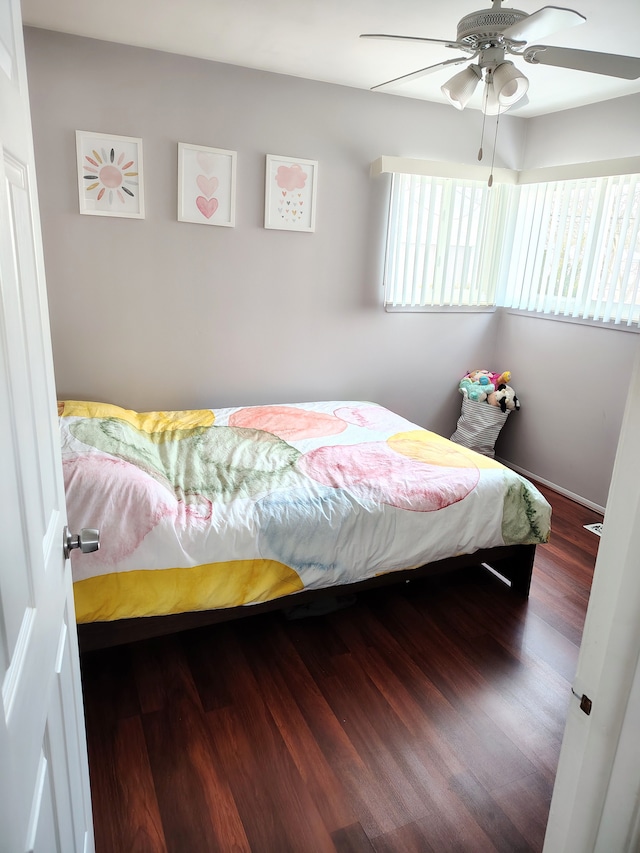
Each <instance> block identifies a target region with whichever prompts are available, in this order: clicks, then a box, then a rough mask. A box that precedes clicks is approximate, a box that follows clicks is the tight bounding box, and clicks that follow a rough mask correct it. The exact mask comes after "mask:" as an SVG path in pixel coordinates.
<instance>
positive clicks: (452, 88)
mask: <svg viewBox="0 0 640 853" xmlns="http://www.w3.org/2000/svg"><path fill="white" fill-rule="evenodd" d="M481 74H482V71H481V70H480V69H479V68H478V66H477V65H469V66H467V68H465V69H464V70H463V71H459V72H458V73H457V74H454V76H453V77H452V78H451V80H448V81H447V82H446V83H445V84H444V85H443V86H441V87H440V90H441V91H442V94H443V95H444V96H445V98H446V99H447V100H448V101H449V103H450V104H452V105H453V106H454V107H455V108H456V109H457V110H463V109H464V108H465V107H466V106H467V104H468V103H469V100H470V99H471V96H472V95H473V93H474V92H475V89H476V86H477V85H478V82H479V80H480V76H481Z"/></svg>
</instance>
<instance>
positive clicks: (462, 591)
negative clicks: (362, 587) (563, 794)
mask: <svg viewBox="0 0 640 853" xmlns="http://www.w3.org/2000/svg"><path fill="white" fill-rule="evenodd" d="M541 491H543V492H544V494H545V495H546V496H547V497H548V499H549V500H550V502H551V504H552V506H553V508H554V514H553V534H552V540H551V542H550V543H549V544H548V545H544V546H540V547H538V550H537V556H536V564H535V568H534V574H533V583H532V587H531V596H530V598H529V599H528V601H523V600H522V599H519V598H517V597H516V596H514V595H512V594H511V593H510V591H509V590H508V589H507V588H506V587H505V586H504V585H503V584H502V583H501V582H500V581H499V580H498V579H496V578H495V577H493V576H492V575H491V574H490V573H488V572H486V571H485V570H482V569H478V570H473V571H465V572H464V573H462V574H459V575H456V576H444V577H440V578H436V579H426V580H424V581H420V582H415V583H413V582H412V583H409V584H403V585H402V586H400V587H391V588H387V589H382V590H375V591H370V592H368V593H365V594H362V595H361V596H359V597H358V600H357V602H356V603H355V604H353V605H352V606H351V607H348V608H345V609H343V610H339V611H337V612H334V613H330V614H328V615H324V616H316V617H313V618H308V619H303V620H287V619H285V617H284V616H283V615H282V614H279V613H276V614H266V615H259V616H254V617H251V618H247V619H244V620H241V621H238V622H233V623H224V624H221V625H217V626H212V627H209V628H201V629H197V630H195V631H191V632H186V633H183V634H177V635H174V636H171V637H164V638H161V639H157V640H149V641H144V642H139V643H134V644H131V645H129V646H123V647H119V648H115V649H108V650H104V651H96V652H89V653H86V654H85V655H84V656H83V659H82V670H83V682H84V691H85V705H86V718H87V737H88V745H89V763H90V773H91V785H92V795H93V809H94V823H95V832H96V850H97V853H128V851H175V853H199V852H200V851H203V853H204V851H206V853H211V851H225V853H226V851H234V853H235V851H254V853H285V851H295V853H315V851H339V853H347V851H349V853H361V851H377V853H383V852H384V853H392V851H393V853H418V852H419V853H429V852H430V851H433V853H443V851H465V853H466V851H469V853H483V851H505V853H515V851H540V850H541V849H542V843H543V838H544V831H545V825H546V821H547V816H548V811H549V803H550V799H551V791H552V788H553V782H554V776H555V771H556V766H557V761H558V755H559V750H560V743H561V739H562V734H563V729H564V723H565V717H566V713H567V709H568V704H569V700H570V684H571V679H572V677H573V675H574V672H575V667H576V663H577V655H578V647H579V643H580V638H581V633H582V628H583V622H584V616H585V612H586V607H587V601H588V597H589V590H590V584H591V577H592V573H593V566H594V562H595V556H596V551H597V547H598V543H599V541H600V540H599V538H598V536H596V535H594V534H593V533H591V532H589V531H586V530H584V529H583V527H582V525H583V524H587V523H591V522H593V521H600V520H601V518H600V516H598V514H597V513H595V512H592V511H591V510H588V509H585V508H584V507H581V506H580V505H578V504H575V503H573V502H572V501H570V500H567V499H566V498H564V497H562V496H560V495H557V494H555V493H554V492H552V491H551V490H549V489H546V488H544V487H541Z"/></svg>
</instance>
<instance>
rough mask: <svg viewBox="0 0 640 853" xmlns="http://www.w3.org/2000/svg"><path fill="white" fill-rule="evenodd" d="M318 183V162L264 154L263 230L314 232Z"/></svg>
mask: <svg viewBox="0 0 640 853" xmlns="http://www.w3.org/2000/svg"><path fill="white" fill-rule="evenodd" d="M317 183H318V161H317V160H303V159H301V158H299V157H297V158H296V157H281V156H279V155H276V154H267V155H266V168H265V200H264V227H265V228H273V229H276V230H279V231H306V232H312V231H315V229H316V189H317Z"/></svg>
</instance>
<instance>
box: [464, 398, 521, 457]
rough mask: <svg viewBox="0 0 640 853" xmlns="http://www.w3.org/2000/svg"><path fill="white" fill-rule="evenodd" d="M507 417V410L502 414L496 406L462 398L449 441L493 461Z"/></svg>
mask: <svg viewBox="0 0 640 853" xmlns="http://www.w3.org/2000/svg"><path fill="white" fill-rule="evenodd" d="M508 416H509V409H507V411H506V412H503V411H502V409H500V408H499V407H498V406H490V405H489V403H486V402H482V403H478V402H476V401H475V400H469V399H467V398H466V397H464V398H463V400H462V412H461V414H460V417H459V419H458V427H457V429H456V431H455V432H454V434H453V435H452V436H451V441H455V443H456V444H461V445H462V446H463V447H469V448H470V449H471V450H476V451H477V452H478V453H482V454H483V455H484V456H490V457H491V458H492V459H493V457H494V456H495V451H494V445H495V443H496V439H497V438H498V435H499V433H500V430H501V429H502V427H503V426H504V423H505V421H506V420H507V417H508Z"/></svg>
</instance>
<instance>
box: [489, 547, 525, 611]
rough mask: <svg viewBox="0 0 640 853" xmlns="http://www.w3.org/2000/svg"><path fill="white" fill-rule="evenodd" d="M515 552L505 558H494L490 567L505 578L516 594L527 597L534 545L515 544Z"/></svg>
mask: <svg viewBox="0 0 640 853" xmlns="http://www.w3.org/2000/svg"><path fill="white" fill-rule="evenodd" d="M516 548H517V552H516V554H514V555H512V556H511V557H510V558H509V559H507V560H504V561H502V560H496V561H494V562H493V563H491V564H490V565H491V568H492V569H494V570H495V571H496V572H498V574H500V575H502V577H503V578H506V579H507V580H508V581H509V582H510V584H511V589H512V591H513V592H515V593H516V595H519V596H522V597H523V598H528V597H529V589H530V588H531V575H532V573H533V561H534V559H535V556H536V546H535V545H517V546H516Z"/></svg>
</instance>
